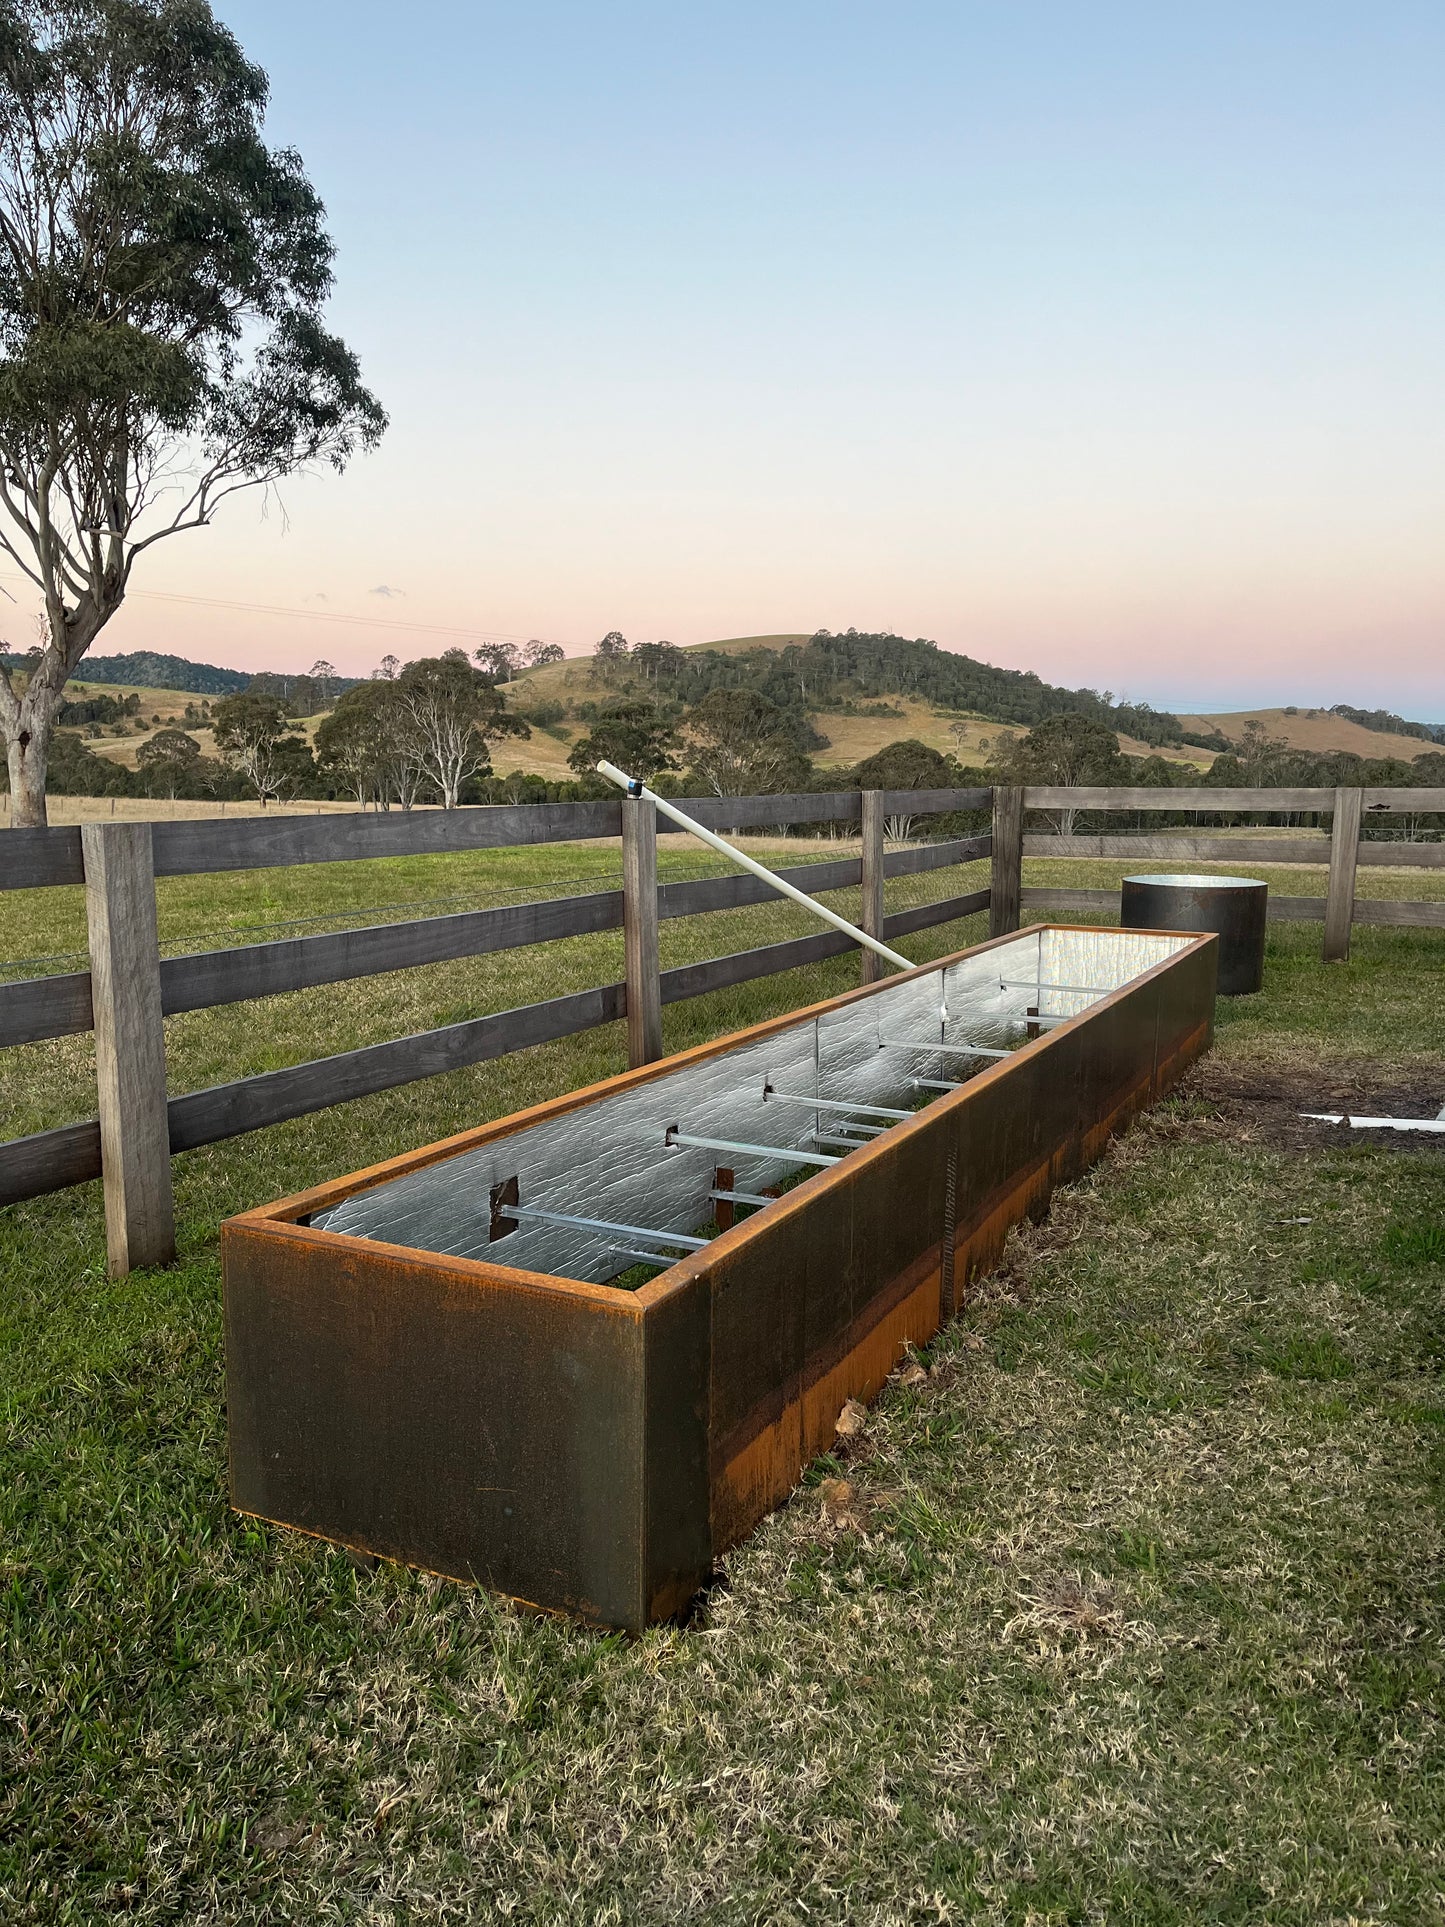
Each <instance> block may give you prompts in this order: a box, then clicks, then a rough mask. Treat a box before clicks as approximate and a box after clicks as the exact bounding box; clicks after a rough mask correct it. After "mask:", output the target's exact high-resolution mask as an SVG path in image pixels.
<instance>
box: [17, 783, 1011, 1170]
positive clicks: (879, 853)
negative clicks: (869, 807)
mask: <svg viewBox="0 0 1445 1927" xmlns="http://www.w3.org/2000/svg"><path fill="white" fill-rule="evenodd" d="M991 795H992V793H991V792H990V791H988V790H978V789H968V790H958V789H955V790H930V791H921V792H920V791H889V792H886V793H883V795H882V796H881V798H880V802H881V804H882V806H883V809H884V810H885V811H886V813H887V814H888V815H890V816H899V815H908V816H915V817H921V816H927V815H937V814H940V813H951V812H956V811H963V810H982V809H987V808H988V807H989V804H990V801H991ZM627 807H628V805H627V804H626V803H625V802H623V801H616V802H613V801H604V802H598V803H583V804H576V805H572V804H565V805H550V804H549V805H540V806H535V807H530V806H518V807H516V808H512V807H506V806H499V807H491V808H485V809H478V810H466V811H456V812H449V813H440V814H423V813H403V812H397V813H394V814H392V815H391V816H380V817H378V816H375V815H364V816H363V815H357V816H354V817H345V818H334V817H333V818H320V819H317V818H273V819H271V820H269V821H268V820H261V819H255V818H251V819H246V820H242V821H232V822H229V823H226V822H221V821H217V822H213V823H199V824H197V823H185V824H177V823H159V824H155V825H152V826H151V827H150V836H149V846H150V850H151V856H152V863H151V876H152V877H154V876H186V875H198V874H204V873H206V872H209V871H226V870H240V869H251V868H269V867H276V866H281V865H287V864H300V863H319V862H342V861H350V860H355V859H359V858H362V857H372V856H398V855H408V854H417V853H435V852H438V851H461V850H472V849H487V848H507V847H516V846H519V845H528V844H540V843H549V842H561V841H571V840H578V839H583V838H598V837H610V836H616V835H619V834H621V833H622V831H623V828H624V811H625V810H626V808H627ZM690 807H691V808H692V809H693V810H694V812H695V813H696V814H697V815H698V817H699V818H700V819H701V820H703V821H705V822H710V823H711V824H715V825H716V826H717V827H718V828H719V829H722V830H728V829H741V828H757V827H759V826H762V827H771V828H774V829H776V828H779V827H782V826H786V825H789V824H794V823H808V824H844V825H850V826H851V825H857V824H860V823H861V814H862V807H863V805H862V797H861V793H860V792H858V791H840V792H834V793H830V794H826V795H802V794H800V795H784V796H763V797H738V798H731V797H729V798H725V799H717V798H702V799H692V800H691V802H690ZM877 820H878V822H879V824H880V826H881V822H882V815H881V814H879V815H878V818H877ZM97 827H98V828H99V829H101V830H102V831H103V832H108V830H109V827H110V826H97ZM88 834H93V832H88ZM991 849H992V839H991V837H990V836H989V835H982V836H973V837H962V838H953V839H950V840H948V841H942V842H938V843H931V844H926V845H921V846H918V847H911V848H902V849H893V850H888V851H886V852H885V851H884V850H883V847H882V837H881V827H880V832H879V835H878V837H877V848H876V850H873V849H870V847H869V846H868V844H867V840H866V838H865V848H864V853H863V854H862V855H861V856H850V857H843V858H838V859H833V860H826V859H825V860H822V861H819V862H816V863H805V864H798V865H794V866H791V867H789V868H787V869H783V870H780V871H779V874H780V875H782V876H783V877H785V878H786V879H787V881H789V882H790V883H793V884H794V885H795V886H796V887H798V888H800V889H804V890H807V891H808V892H809V893H810V894H812V895H815V896H816V895H821V894H823V893H825V892H828V891H833V890H844V889H850V888H856V887H858V886H859V884H860V883H862V882H863V880H864V875H865V870H867V869H868V868H869V866H870V864H871V863H876V865H877V869H878V873H879V875H880V876H883V877H896V876H911V875H921V874H924V873H927V872H929V871H934V870H941V869H945V868H950V867H954V866H957V865H960V864H965V863H970V862H975V861H978V860H980V859H986V858H987V857H988V856H989V854H990V852H991ZM85 882H86V870H85V860H84V845H83V840H82V838H81V835H80V832H79V831H74V830H68V829H62V830H54V831H21V832H10V833H9V836H8V838H7V839H6V840H5V841H4V842H3V843H0V887H10V888H29V887H37V886H40V885H50V886H54V885H63V884H75V883H85ZM152 887H153V886H152ZM654 894H655V901H656V916H657V918H658V919H662V920H666V919H669V918H676V917H684V916H696V915H700V914H706V913H709V912H713V911H719V910H729V909H736V908H742V907H746V906H748V905H753V904H758V903H764V902H771V901H773V900H774V896H775V893H774V892H773V891H772V890H771V889H770V887H769V886H768V885H767V884H766V883H765V882H764V881H763V880H762V879H760V878H757V877H754V876H750V875H723V876H717V877H702V878H693V879H688V880H686V881H680V882H676V883H662V884H658V883H656V881H655V879H654ZM988 902H989V892H988V891H987V890H986V889H985V890H975V891H972V892H969V893H967V894H966V895H962V896H954V897H947V898H944V899H942V900H941V901H938V902H935V903H930V904H924V905H920V906H918V907H916V908H914V909H910V910H905V911H900V912H896V913H894V914H893V915H891V916H887V917H884V918H882V920H881V928H880V932H879V934H881V935H886V936H901V935H905V934H907V933H908V932H910V931H914V930H922V929H927V928H929V927H931V926H933V925H935V924H939V923H944V922H949V921H952V920H954V919H955V918H958V917H963V916H968V915H972V914H973V913H975V912H976V911H978V910H981V909H985V908H986V907H987V905H988ZM628 909H629V906H628V901H627V892H626V890H607V891H597V892H594V893H590V894H586V895H578V896H571V897H561V898H554V899H550V900H546V901H543V902H540V903H527V904H510V905H503V906H500V907H497V908H493V909H486V910H475V911H467V912H464V913H462V914H460V915H450V916H441V917H425V918H416V919H408V920H405V921H400V922H395V923H389V924H378V925H372V926H369V927H364V928H360V929H354V930H343V931H338V932H329V933H324V934H318V935H313V936H302V937H292V938H286V939H283V940H281V941H278V942H274V943H260V944H250V945H242V946H238V947H234V948H229V949H223V950H214V951H201V952H196V953H192V954H190V955H185V956H179V957H165V958H155V959H154V960H153V963H152V966H151V967H152V968H153V969H154V971H155V973H156V978H157V981H158V984H159V1004H160V1009H161V1012H162V1014H163V1015H164V1016H174V1015H177V1014H179V1013H181V1012H185V1011H194V1010H203V1009H208V1008H212V1007H215V1006H219V1005H223V1004H231V1003H237V1002H241V1001H250V1000H252V999H256V998H262V997H270V996H276V995H280V994H282V993H285V992H287V991H293V990H303V989H309V988H315V987H318V986H322V985H326V984H333V983H340V982H347V981H351V980H354V979H358V978H363V977H368V976H375V975H379V974H382V973H384V972H387V971H392V970H403V969H410V968H415V967H417V966H419V965H424V964H431V963H441V962H448V961H453V960H456V959H459V958H465V957H471V956H480V955H484V954H487V953H489V952H493V951H499V950H506V949H513V948H518V947H521V946H523V945H530V944H537V943H549V942H555V941H559V940H561V939H565V938H568V937H581V936H589V935H595V934H597V933H599V932H601V931H607V930H620V929H625V927H626V924H627V920H628ZM854 948H856V946H855V944H854V942H853V940H852V939H851V938H849V937H847V936H844V935H843V934H841V933H839V932H835V931H824V932H821V933H818V934H816V935H809V936H806V937H800V938H794V939H791V940H789V941H787V942H784V943H774V944H766V945H763V946H760V947H759V948H757V949H754V950H746V951H741V952H738V953H735V954H733V955H730V956H725V957H717V958H711V959H707V960H705V961H704V962H701V963H696V964H685V965H682V966H679V967H678V968H675V969H670V970H661V969H660V968H658V967H657V962H656V957H655V955H654V956H653V958H652V970H653V975H654V978H655V989H656V994H657V996H658V999H659V1002H660V1003H662V1004H671V1003H676V1002H679V1001H682V1000H684V999H687V998H691V997H698V996H704V995H706V994H707V993H708V992H710V991H713V990H718V989H722V988H726V987H728V986H730V985H734V984H741V983H746V982H749V981H751V980H753V979H755V978H760V977H765V976H770V975H773V974H774V973H777V972H780V971H785V970H795V969H798V968H800V967H801V966H803V965H806V964H810V963H815V962H818V961H821V960H822V959H823V958H826V957H832V956H836V955H840V954H842V953H844V952H846V951H848V950H851V949H854ZM628 1002H629V985H628V983H627V982H626V981H624V982H622V983H614V984H605V985H601V986H599V987H598V988H596V989H594V990H587V991H580V992H577V993H574V994H572V995H570V996H566V997H560V998H553V999H550V1000H548V1001H546V1002H544V1003H540V1004H534V1005H530V1006H526V1007H524V1008H521V1009H516V1010H507V1011H499V1012H497V1013H495V1014H493V1015H489V1016H486V1017H479V1018H475V1019H470V1020H468V1021H466V1022H464V1023H460V1024H451V1025H446V1026H444V1027H443V1028H441V1029H438V1030H433V1031H425V1032H421V1033H419V1034H417V1035H414V1036H410V1037H402V1038H397V1039H395V1040H393V1041H391V1042H389V1043H384V1044H376V1045H369V1046H366V1047H365V1048H363V1049H360V1050H355V1051H345V1052H341V1053H339V1054H337V1055H335V1056H332V1057H326V1058H318V1059H314V1060H312V1061H310V1062H307V1063H303V1064H297V1065H292V1066H290V1067H288V1068H286V1069H284V1070H279V1071H269V1072H265V1073H262V1074H260V1075H257V1076H254V1077H248V1078H240V1079H237V1080H235V1081H234V1082H232V1083H227V1084H221V1085H216V1086H213V1087H211V1088H210V1089H207V1090H201V1091H192V1092H188V1093H186V1094H185V1095H182V1096H177V1097H171V1098H169V1099H168V1100H166V1101H165V1107H164V1132H165V1135H166V1137H167V1139H168V1141H169V1146H170V1151H171V1154H172V1155H174V1154H176V1153H178V1152H181V1151H186V1150H193V1149H196V1148H198V1147H200V1146H202V1145H206V1144H211V1143H215V1142H217V1141H219V1140H221V1139H225V1138H230V1137H234V1136H238V1135H240V1134H241V1133H243V1132H247V1131H253V1130H259V1129H262V1128H263V1127H265V1126H267V1125H270V1124H278V1123H282V1122H285V1121H286V1120H288V1119H291V1118H295V1117H301V1116H305V1115H307V1114H309V1113H310V1112H313V1111H316V1110H320V1109H324V1108H326V1107H328V1106H330V1105H332V1104H339V1103H345V1102H348V1101H350V1100H352V1099H354V1098H358V1097H364V1096H369V1095H372V1094H374V1093H376V1092H380V1091H385V1090H390V1089H393V1088H395V1087H397V1086H399V1085H403V1084H409V1083H413V1082H416V1081H418V1080H419V1079H422V1078H428V1077H437V1076H442V1075H445V1074H446V1073H447V1072H449V1071H453V1070H458V1069H462V1068H465V1067H467V1066H469V1065H473V1064H478V1063H481V1062H483V1061H485V1060H487V1059H488V1058H493V1057H499V1056H502V1055H505V1054H507V1053H509V1052H512V1051H517V1050H525V1049H528V1048H530V1047H532V1046H533V1045H536V1044H541V1043H547V1042H551V1041H554V1040H556V1039H558V1038H562V1037H567V1036H571V1035H573V1034H575V1033H578V1032H581V1031H586V1030H591V1029H594V1028H596V1027H597V1026H598V1025H601V1024H606V1023H612V1022H615V1021H617V1020H618V1019H620V1018H623V1017H625V1016H626V1014H627V1010H628ZM95 1022H96V1012H95V1009H94V1008H93V993H92V982H91V975H90V973H89V972H88V971H77V972H71V973H68V974H66V975H62V976H53V977H44V978H35V979H30V980H26V981H23V982H18V983H8V984H0V1045H9V1044H20V1043H35V1042H41V1041H45V1040H47V1039H51V1038H56V1037H64V1036H67V1035H72V1034H76V1033H80V1032H84V1031H88V1030H90V1029H92V1028H93V1027H94V1026H95ZM102 1175H104V1158H103V1154H102V1130H101V1122H100V1120H97V1119H89V1120H86V1121H85V1122H82V1123H79V1124H71V1125H64V1126H61V1127H59V1128H58V1129H55V1130H50V1131H42V1132H38V1133H36V1134H34V1135H33V1136H30V1137H27V1138H22V1139H17V1140H15V1141H13V1142H11V1143H9V1144H3V1145H0V1204H8V1203H14V1202H17V1201H19V1200H21V1199H23V1198H27V1197H35V1196H39V1195H43V1194H44V1193H46V1192H49V1191H54V1190H59V1189H62V1188H65V1187H66V1186H69V1185H72V1184H78V1183H83V1182H85V1181H87V1180H89V1179H93V1178H95V1177H98V1176H102Z"/></svg>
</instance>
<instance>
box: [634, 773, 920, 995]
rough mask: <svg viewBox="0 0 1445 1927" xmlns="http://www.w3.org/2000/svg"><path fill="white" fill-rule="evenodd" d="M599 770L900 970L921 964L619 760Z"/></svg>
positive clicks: (910, 968)
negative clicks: (636, 776) (745, 849)
mask: <svg viewBox="0 0 1445 1927" xmlns="http://www.w3.org/2000/svg"><path fill="white" fill-rule="evenodd" d="M597 773H598V775H599V776H605V777H606V778H607V780H608V782H609V783H615V784H616V785H617V787H618V788H619V789H620V790H626V792H627V794H628V795H629V796H638V797H645V798H646V799H647V801H648V802H649V803H654V804H656V806H657V808H658V809H660V810H661V811H662V813H663V815H664V816H670V817H671V818H672V820H673V822H674V823H676V824H677V825H678V827H679V828H680V829H684V830H691V832H692V834H693V835H694V836H696V837H700V838H701V839H702V841H703V842H704V843H706V844H707V845H708V846H709V847H710V848H711V849H714V850H716V851H717V852H718V854H719V855H720V856H726V857H731V858H732V860H733V862H734V863H741V864H742V866H743V868H744V869H745V870H751V871H752V873H753V875H754V876H755V877H761V878H762V880H763V882H764V883H767V884H770V885H771V886H772V888H773V889H774V890H776V891H778V892H779V893H780V895H782V896H785V897H791V898H792V900H793V902H794V903H800V904H801V905H802V906H803V908H804V909H805V910H811V911H812V913H813V915H814V916H815V917H821V918H822V919H823V921H824V923H831V924H832V926H833V928H834V929H835V930H841V931H843V932H844V934H845V935H847V936H849V937H852V938H853V940H854V941H855V942H856V943H861V944H862V945H864V947H865V948H866V949H868V950H872V951H874V952H876V953H877V955H878V956H880V957H886V958H887V960H888V962H889V963H891V964H897V966H898V968H899V969H900V970H913V969H915V968H916V967H917V966H916V965H914V964H913V963H911V962H910V961H909V959H908V958H907V957H903V956H900V955H899V953H898V952H897V951H896V950H890V949H889V948H888V946H887V944H886V943H880V942H879V941H878V939H877V938H876V937H870V936H869V935H868V932H867V931H866V930H860V929H859V928H858V926H857V924H856V923H849V921H848V919H847V918H846V917H840V916H839V915H838V913H837V911H836V910H830V909H828V907H827V906H826V904H822V903H819V902H818V900H817V898H816V897H810V896H809V895H808V894H807V892H806V891H804V890H797V889H795V888H794V887H793V885H792V884H791V883H788V882H786V881H785V880H784V879H783V878H782V877H780V876H778V875H776V873H775V872H774V871H772V870H770V869H768V867H767V866H766V864H762V863H757V862H755V861H754V860H753V858H752V857H750V856H745V855H744V854H743V852H742V851H741V850H735V849H734V848H733V846H732V844H731V843H725V842H724V841H723V839H722V838H721V837H720V836H715V835H714V834H713V832H712V831H711V830H709V829H706V828H705V827H704V826H703V825H702V824H701V823H699V822H698V821H697V820H696V818H694V817H691V816H689V815H688V814H687V812H686V811H685V810H680V809H679V808H678V807H677V805H676V804H675V803H669V802H668V800H667V798H666V797H665V796H659V795H658V794H657V792H656V791H655V790H650V789H648V787H647V785H646V784H645V783H639V782H637V781H636V780H635V779H634V778H633V777H631V776H628V775H627V774H626V772H625V771H623V770H620V769H618V767H617V765H616V764H615V763H599V764H598V765H597Z"/></svg>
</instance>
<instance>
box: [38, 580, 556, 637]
mask: <svg viewBox="0 0 1445 1927" xmlns="http://www.w3.org/2000/svg"><path fill="white" fill-rule="evenodd" d="M5 580H7V581H9V582H24V581H25V580H26V578H25V577H24V576H21V575H7V576H6V577H5ZM27 586H28V587H32V588H33V587H34V584H33V583H30V584H27ZM131 596H142V597H144V598H146V599H147V600H148V601H151V602H186V603H190V604H192V605H194V606H195V607H197V608H201V609H239V610H240V611H241V613H242V614H243V615H252V616H294V617H299V618H300V620H301V621H303V622H340V623H346V624H349V625H350V626H351V627H352V628H355V629H401V630H405V631H408V632H410V633H411V634H413V635H423V636H456V637H457V638H459V639H461V640H465V641H468V642H556V643H559V644H560V646H561V647H562V648H564V649H575V648H577V647H578V646H579V645H578V644H576V643H573V642H569V641H567V640H565V639H564V638H563V637H561V636H522V635H512V634H509V633H508V632H507V631H505V630H501V629H464V628H460V627H458V626H456V625H454V624H450V623H438V622H408V621H406V620H405V619H403V618H400V617H395V616H342V615H336V614H333V613H332V612H331V611H330V610H326V609H292V608H286V607H284V606H282V605H280V604H277V603H272V602H232V601H230V600H228V599H227V598H225V597H223V596H204V595H177V594H174V593H173V592H171V591H169V590H165V589H130V590H128V591H127V594H126V599H127V601H129V599H130V597H131Z"/></svg>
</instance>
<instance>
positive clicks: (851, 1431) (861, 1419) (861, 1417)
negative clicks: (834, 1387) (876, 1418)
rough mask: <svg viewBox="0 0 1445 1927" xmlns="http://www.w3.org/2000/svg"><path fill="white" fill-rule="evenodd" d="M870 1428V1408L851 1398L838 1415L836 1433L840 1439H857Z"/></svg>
mask: <svg viewBox="0 0 1445 1927" xmlns="http://www.w3.org/2000/svg"><path fill="white" fill-rule="evenodd" d="M867 1427H868V1407H867V1406H866V1405H860V1404H859V1403H858V1401H857V1399H856V1398H850V1399H849V1400H848V1403H847V1404H846V1405H845V1406H844V1407H843V1409H842V1411H841V1412H840V1413H839V1414H838V1423H837V1426H836V1428H835V1429H836V1431H837V1434H838V1437H839V1438H840V1439H856V1438H857V1437H859V1435H860V1434H861V1433H863V1432H864V1431H866V1430H867Z"/></svg>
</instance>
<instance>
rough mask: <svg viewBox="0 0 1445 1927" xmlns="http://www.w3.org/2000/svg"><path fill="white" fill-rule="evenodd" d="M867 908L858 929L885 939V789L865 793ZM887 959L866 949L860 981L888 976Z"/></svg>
mask: <svg viewBox="0 0 1445 1927" xmlns="http://www.w3.org/2000/svg"><path fill="white" fill-rule="evenodd" d="M862 832H863V908H862V910H861V911H860V912H859V916H858V928H859V929H860V930H866V931H867V932H868V935H869V936H870V937H877V939H878V940H879V942H880V943H881V942H882V941H883V792H882V790H864V792H863V817H862ZM884 974H885V973H884V969H883V959H882V958H881V957H880V956H879V955H878V952H877V951H876V950H864V951H863V952H862V972H861V977H860V982H862V983H865V984H876V983H877V981H878V979H879V978H880V977H882V976H883V975H884Z"/></svg>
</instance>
